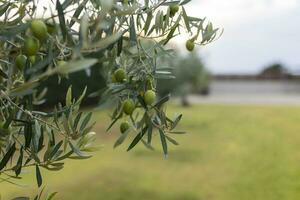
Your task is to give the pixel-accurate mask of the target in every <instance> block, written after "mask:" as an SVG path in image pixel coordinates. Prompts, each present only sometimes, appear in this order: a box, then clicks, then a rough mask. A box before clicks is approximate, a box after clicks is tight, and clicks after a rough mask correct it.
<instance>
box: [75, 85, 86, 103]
mask: <svg viewBox="0 0 300 200" xmlns="http://www.w3.org/2000/svg"><path fill="white" fill-rule="evenodd" d="M86 91H87V86H85V87H84V90H83V92H82V94H81V95H80V97H79V98H78V99H77V101H76V103H75V106H76V105H79V104H80V103H81V101H82V100H83V98H84V97H85V94H86Z"/></svg>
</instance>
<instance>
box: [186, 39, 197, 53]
mask: <svg viewBox="0 0 300 200" xmlns="http://www.w3.org/2000/svg"><path fill="white" fill-rule="evenodd" d="M185 47H186V49H187V50H188V51H193V50H194V48H195V43H194V41H193V40H188V41H186V43H185Z"/></svg>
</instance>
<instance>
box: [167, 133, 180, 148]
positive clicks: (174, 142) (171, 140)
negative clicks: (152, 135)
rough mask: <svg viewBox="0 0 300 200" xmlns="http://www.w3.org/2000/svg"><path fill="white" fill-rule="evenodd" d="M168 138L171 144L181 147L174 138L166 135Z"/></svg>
mask: <svg viewBox="0 0 300 200" xmlns="http://www.w3.org/2000/svg"><path fill="white" fill-rule="evenodd" d="M165 136H166V138H167V140H168V141H169V142H171V143H172V144H174V145H176V146H177V145H179V143H178V142H177V141H176V140H174V139H173V138H171V137H169V136H167V135H165Z"/></svg>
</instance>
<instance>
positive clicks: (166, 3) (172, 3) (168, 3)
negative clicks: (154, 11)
mask: <svg viewBox="0 0 300 200" xmlns="http://www.w3.org/2000/svg"><path fill="white" fill-rule="evenodd" d="M179 3H180V1H171V2H168V1H166V2H163V3H162V4H161V5H162V6H170V5H176V4H179Z"/></svg>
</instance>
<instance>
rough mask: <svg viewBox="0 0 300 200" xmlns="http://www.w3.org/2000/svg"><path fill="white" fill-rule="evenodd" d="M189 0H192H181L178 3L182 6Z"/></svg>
mask: <svg viewBox="0 0 300 200" xmlns="http://www.w3.org/2000/svg"><path fill="white" fill-rule="evenodd" d="M190 1H192V0H184V1H182V2H181V3H180V5H181V6H183V5H185V4H187V3H189V2H190Z"/></svg>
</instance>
